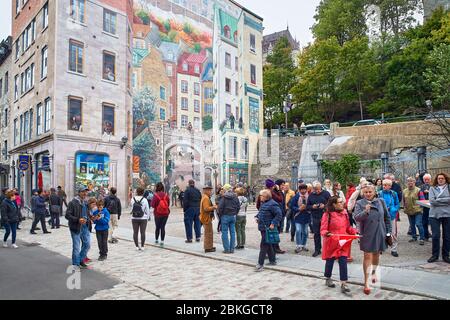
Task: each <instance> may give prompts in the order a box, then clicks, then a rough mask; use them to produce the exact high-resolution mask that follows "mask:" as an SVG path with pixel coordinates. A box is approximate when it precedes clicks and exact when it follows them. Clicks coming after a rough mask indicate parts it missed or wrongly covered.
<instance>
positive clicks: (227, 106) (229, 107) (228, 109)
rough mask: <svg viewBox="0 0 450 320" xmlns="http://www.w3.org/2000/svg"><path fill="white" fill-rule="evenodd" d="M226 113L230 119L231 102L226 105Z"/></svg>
mask: <svg viewBox="0 0 450 320" xmlns="http://www.w3.org/2000/svg"><path fill="white" fill-rule="evenodd" d="M225 113H226V117H227V119H228V118H229V117H230V116H231V105H230V104H226V105H225Z"/></svg>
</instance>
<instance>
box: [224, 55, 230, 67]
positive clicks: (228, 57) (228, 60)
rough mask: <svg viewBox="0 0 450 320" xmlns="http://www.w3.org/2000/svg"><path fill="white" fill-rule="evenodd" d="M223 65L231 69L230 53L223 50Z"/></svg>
mask: <svg viewBox="0 0 450 320" xmlns="http://www.w3.org/2000/svg"><path fill="white" fill-rule="evenodd" d="M225 66H226V67H227V68H230V69H231V54H229V53H228V52H225Z"/></svg>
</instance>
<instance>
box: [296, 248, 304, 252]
mask: <svg viewBox="0 0 450 320" xmlns="http://www.w3.org/2000/svg"><path fill="white" fill-rule="evenodd" d="M302 251H303V248H302V247H298V248H297V249H295V253H300V252H302Z"/></svg>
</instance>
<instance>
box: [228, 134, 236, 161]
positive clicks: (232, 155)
mask: <svg viewBox="0 0 450 320" xmlns="http://www.w3.org/2000/svg"><path fill="white" fill-rule="evenodd" d="M229 152H230V158H231V159H236V158H237V137H230V148H229Z"/></svg>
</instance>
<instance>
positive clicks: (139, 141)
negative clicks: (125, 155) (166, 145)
mask: <svg viewBox="0 0 450 320" xmlns="http://www.w3.org/2000/svg"><path fill="white" fill-rule="evenodd" d="M157 153H158V148H157V146H156V142H155V138H154V137H153V136H152V135H151V133H150V132H149V131H148V130H145V131H143V132H142V133H141V134H139V135H138V136H137V137H136V138H135V139H134V140H133V154H134V155H136V156H138V157H139V158H140V167H139V169H140V173H141V176H142V178H143V179H142V180H144V184H145V185H149V184H152V183H158V182H159V181H161V176H160V174H159V168H158V163H157V161H156V160H155V157H154V156H153V155H155V154H157Z"/></svg>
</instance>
